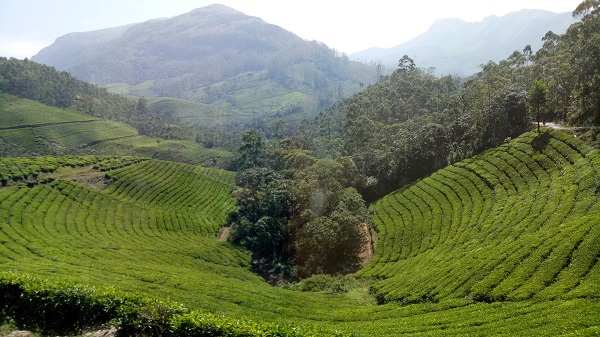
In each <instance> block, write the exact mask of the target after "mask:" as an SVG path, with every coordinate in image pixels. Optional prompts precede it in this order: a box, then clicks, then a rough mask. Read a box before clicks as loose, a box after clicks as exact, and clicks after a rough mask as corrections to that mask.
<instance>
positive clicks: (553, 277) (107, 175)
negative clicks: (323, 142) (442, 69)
mask: <svg viewBox="0 0 600 337" xmlns="http://www.w3.org/2000/svg"><path fill="white" fill-rule="evenodd" d="M27 160H29V161H28V162H24V159H11V158H4V159H0V175H2V177H5V175H6V179H5V178H3V179H5V180H6V183H5V186H4V187H2V188H0V266H1V267H2V270H3V271H4V272H2V273H0V316H2V315H4V316H6V317H12V318H13V319H14V320H15V322H17V323H19V324H21V325H22V326H25V327H27V326H30V327H33V328H38V329H41V330H44V331H48V332H55V331H63V330H64V329H66V330H69V329H71V330H77V329H79V328H81V327H82V326H86V325H87V326H89V325H95V324H103V323H107V322H108V323H112V324H119V325H120V326H121V327H122V328H123V329H124V331H130V332H132V333H143V334H147V335H161V334H162V335H169V334H171V335H179V336H185V335H188V336H331V335H336V334H339V335H354V336H399V335H411V336H465V335H532V336H533V335H535V336H555V335H580V336H586V335H594V334H600V302H599V301H598V298H599V295H600V265H599V264H598V257H599V256H600V230H599V228H598V223H599V221H598V219H599V216H600V207H599V206H598V202H597V197H598V189H599V188H600V176H599V174H598V170H599V169H600V156H599V154H598V152H597V151H596V150H593V149H591V148H589V147H587V146H585V145H584V144H583V143H581V142H579V141H578V140H577V139H575V138H572V137H571V136H568V135H566V134H563V133H560V132H555V131H551V130H545V131H544V132H543V133H541V134H539V135H538V134H537V133H526V134H524V135H522V136H521V137H519V138H517V139H515V140H513V141H510V142H507V143H505V144H504V145H502V146H501V147H499V148H497V149H494V150H490V151H488V152H485V153H484V154H482V155H480V156H477V157H474V158H472V159H469V160H466V161H463V162H460V163H457V164H455V165H452V166H449V167H447V168H445V169H443V170H441V171H438V172H437V173H435V174H433V175H431V176H430V177H428V178H425V179H423V180H421V181H419V182H416V183H414V184H412V185H411V186H408V187H407V188H404V189H401V190H399V191H396V192H394V193H392V194H390V195H388V196H387V197H385V198H383V199H381V200H380V201H378V202H377V203H375V204H373V205H372V206H371V209H372V212H373V222H374V225H375V227H374V228H375V232H376V233H375V234H376V235H375V237H376V242H375V248H376V251H375V257H374V259H373V261H372V262H371V263H370V264H369V265H368V266H366V267H365V268H364V269H363V270H361V271H360V272H359V273H358V274H357V277H358V278H359V281H360V282H364V285H363V286H362V288H361V287H359V288H356V289H352V290H350V291H349V292H348V293H345V294H332V293H326V292H320V293H304V292H299V291H293V290H288V289H284V288H279V287H271V286H269V285H267V284H266V283H265V282H264V281H263V280H262V279H261V278H260V277H259V276H257V275H255V274H253V273H252V271H251V267H250V266H251V264H250V256H249V254H248V253H247V252H246V251H244V250H242V249H239V248H236V247H234V246H232V245H230V244H228V243H224V242H219V241H218V240H217V238H216V233H217V232H218V231H219V228H220V227H221V226H223V225H225V224H226V222H227V214H228V212H230V211H231V210H232V209H233V208H234V207H235V205H234V204H233V202H232V199H231V197H230V192H231V189H232V187H233V179H234V174H233V173H231V172H226V171H220V170H215V169H207V168H202V167H198V166H191V165H187V164H180V163H173V162H167V161H158V160H141V159H136V158H133V157H93V156H91V157H36V158H29V159H27ZM42 168H47V169H45V170H42ZM79 169H81V170H82V171H86V172H88V174H91V173H90V172H97V177H99V178H98V179H105V183H106V184H105V186H108V187H107V188H105V189H99V188H96V187H93V186H92V185H86V184H85V183H84V182H85V180H78V179H65V177H66V176H67V175H65V172H66V171H69V170H79ZM44 171H45V172H44ZM4 172H6V173H4ZM34 172H35V174H34ZM76 172H78V171H76ZM73 180H75V181H73ZM367 284H370V287H368V286H367ZM371 295H374V298H375V300H372V298H373V297H371ZM57 312H59V313H60V312H62V313H63V314H62V315H61V314H56V313H57ZM67 316H68V317H67ZM62 321H64V322H65V323H64V324H63V325H60V326H56V324H58V323H56V322H62ZM53 324H54V325H53ZM61 329H63V330H61ZM335 331H339V333H336V332H335Z"/></svg>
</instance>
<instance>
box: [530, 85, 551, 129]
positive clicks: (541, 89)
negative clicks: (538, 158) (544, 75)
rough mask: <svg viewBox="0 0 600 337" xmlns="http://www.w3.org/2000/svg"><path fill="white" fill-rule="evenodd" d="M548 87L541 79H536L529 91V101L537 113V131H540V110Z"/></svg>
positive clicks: (544, 102)
mask: <svg viewBox="0 0 600 337" xmlns="http://www.w3.org/2000/svg"><path fill="white" fill-rule="evenodd" d="M547 94H548V87H547V86H546V84H545V83H544V81H542V80H537V81H535V83H534V84H533V87H532V88H531V90H530V91H529V101H530V102H531V104H532V105H533V107H534V109H535V111H536V115H537V118H536V119H537V131H538V133H539V132H540V110H541V109H542V107H544V105H545V104H546V96H547Z"/></svg>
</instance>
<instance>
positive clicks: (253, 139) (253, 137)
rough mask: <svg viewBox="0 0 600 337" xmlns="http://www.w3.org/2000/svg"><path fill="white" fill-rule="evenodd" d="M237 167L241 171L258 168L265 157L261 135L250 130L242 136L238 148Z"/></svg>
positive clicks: (254, 130)
mask: <svg viewBox="0 0 600 337" xmlns="http://www.w3.org/2000/svg"><path fill="white" fill-rule="evenodd" d="M238 154H239V160H238V167H239V169H241V170H245V169H249V168H252V167H257V166H260V164H261V162H262V160H263V158H264V155H265V143H264V141H263V135H262V134H261V133H260V132H258V130H256V129H250V130H248V131H246V132H244V134H243V135H242V145H240V147H239V148H238Z"/></svg>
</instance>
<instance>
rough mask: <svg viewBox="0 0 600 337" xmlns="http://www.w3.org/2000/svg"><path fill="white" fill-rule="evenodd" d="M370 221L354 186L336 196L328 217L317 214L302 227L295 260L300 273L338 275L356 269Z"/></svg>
mask: <svg viewBox="0 0 600 337" xmlns="http://www.w3.org/2000/svg"><path fill="white" fill-rule="evenodd" d="M367 221H368V210H367V208H366V206H365V204H364V201H363V200H362V197H361V196H360V194H358V192H357V191H356V190H355V189H353V188H347V189H344V190H343V191H340V193H338V194H337V195H336V201H335V207H334V208H333V211H332V212H331V213H330V214H329V215H328V216H317V217H315V218H313V219H311V221H309V222H308V223H306V224H304V226H303V227H302V228H301V229H300V231H299V234H298V238H297V240H296V242H297V253H296V262H297V264H298V268H299V273H300V276H310V275H313V274H323V273H325V274H338V273H342V274H344V273H350V272H354V271H356V269H357V268H358V267H359V265H360V259H359V256H358V255H359V253H360V252H361V249H362V247H363V243H364V240H365V233H364V231H363V228H362V224H364V223H366V222H367Z"/></svg>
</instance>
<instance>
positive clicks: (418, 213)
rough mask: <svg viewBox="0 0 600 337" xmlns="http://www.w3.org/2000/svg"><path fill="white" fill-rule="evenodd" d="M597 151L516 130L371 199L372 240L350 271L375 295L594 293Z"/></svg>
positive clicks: (598, 245)
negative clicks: (368, 280) (363, 260)
mask: <svg viewBox="0 0 600 337" xmlns="http://www.w3.org/2000/svg"><path fill="white" fill-rule="evenodd" d="M599 168H600V157H599V155H598V153H597V151H594V150H590V149H589V148H587V147H586V146H585V145H583V144H582V143H581V142H579V141H577V140H576V139H575V138H572V137H571V136H567V135H565V134H563V133H558V132H554V131H551V130H546V131H545V132H543V133H541V134H537V133H526V134H524V135H523V136H521V137H519V138H518V139H516V140H515V141H512V142H510V143H505V144H504V145H502V146H500V147H499V148H497V149H493V150H491V151H488V152H485V153H483V154H482V155H480V156H477V157H475V158H473V159H469V160H465V161H463V162H460V163H457V164H455V165H453V166H449V167H447V168H445V169H443V170H441V171H438V172H436V173H434V174H433V175H431V176H430V177H427V178H425V179H423V180H421V181H419V182H417V183H415V184H413V185H412V186H410V187H408V188H405V189H402V190H399V191H397V192H395V193H393V194H391V195H389V196H387V197H385V198H383V199H382V200H380V201H379V202H377V203H376V204H374V205H373V206H372V210H373V212H374V214H375V217H374V221H375V224H376V227H377V229H378V234H379V241H378V245H377V254H376V255H375V259H374V261H373V263H372V264H371V265H370V266H369V267H368V268H366V269H364V270H363V271H362V272H361V273H360V275H361V276H364V277H375V278H379V279H383V280H382V281H381V282H378V283H377V284H375V285H374V286H373V289H374V292H375V294H376V296H377V298H378V300H379V301H380V302H389V301H396V302H402V303H415V302H437V301H440V300H443V299H446V298H472V299H474V300H476V301H484V302H494V301H523V300H535V301H545V300H555V299H574V298H597V297H598V295H599V294H600V288H599V287H598V284H600V273H599V271H600V265H598V264H597V262H598V256H599V254H600V227H598V217H599V216H600V204H599V203H598V199H597V198H598V191H599V188H600V178H599V176H598V169H599Z"/></svg>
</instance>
